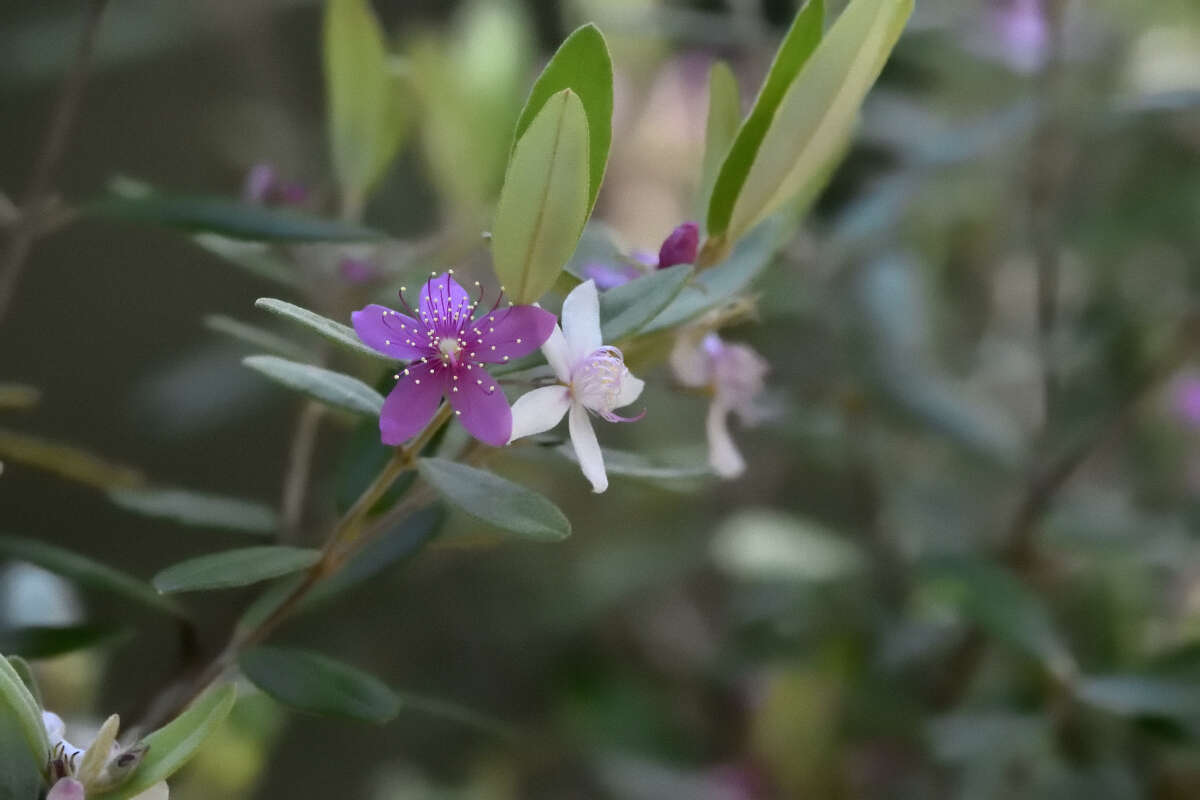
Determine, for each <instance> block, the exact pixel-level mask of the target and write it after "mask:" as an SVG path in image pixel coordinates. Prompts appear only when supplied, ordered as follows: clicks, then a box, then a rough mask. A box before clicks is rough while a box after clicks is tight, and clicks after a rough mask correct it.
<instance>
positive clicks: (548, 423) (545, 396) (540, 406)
mask: <svg viewBox="0 0 1200 800" xmlns="http://www.w3.org/2000/svg"><path fill="white" fill-rule="evenodd" d="M570 407H571V392H570V390H568V389H567V387H565V386H543V387H542V388H541V389H534V390H533V391H532V392H526V393H525V394H523V395H521V396H520V397H518V398H517V401H516V402H515V403H513V404H512V436H511V437H509V440H508V441H509V442H510V443H511V442H512V441H513V440H514V439H520V438H521V437H522V436H532V435H533V434H535V433H542V432H543V431H548V430H550V429H551V428H553V427H554V426H555V425H557V424H558V423H559V422H560V421H561V420H562V418H563V415H564V414H566V413H567V409H568V408H570Z"/></svg>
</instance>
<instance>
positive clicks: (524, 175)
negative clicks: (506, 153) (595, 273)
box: [492, 89, 588, 303]
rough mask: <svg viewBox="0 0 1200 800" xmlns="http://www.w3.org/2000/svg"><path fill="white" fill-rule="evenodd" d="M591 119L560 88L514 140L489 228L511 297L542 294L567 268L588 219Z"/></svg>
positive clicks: (529, 299)
mask: <svg viewBox="0 0 1200 800" xmlns="http://www.w3.org/2000/svg"><path fill="white" fill-rule="evenodd" d="M587 126H588V122H587V117H586V116H585V111H584V107H583V104H582V103H581V102H580V100H579V96H578V95H577V94H575V93H574V92H573V91H571V90H570V89H563V90H562V91H561V92H559V93H557V94H555V95H554V96H553V97H551V98H550V99H549V100H547V101H546V102H545V104H544V105H543V106H542V108H541V110H540V111H539V112H538V114H537V116H536V117H535V118H534V120H533V122H532V123H530V125H529V128H528V130H526V131H525V132H524V134H523V135H522V136H521V137H520V138H519V139H518V140H517V143H516V145H515V147H514V148H513V154H512V158H511V159H510V161H509V163H508V171H507V173H506V174H505V178H504V188H503V189H501V191H500V201H499V203H498V204H497V206H496V221H495V224H494V226H493V229H492V259H493V261H494V263H495V268H496V275H497V277H499V278H500V281H501V283H502V284H503V285H504V286H505V288H506V289H507V291H508V292H509V294H510V296H511V297H512V298H513V300H514V302H517V303H531V302H533V301H535V300H537V299H538V298H539V297H541V296H542V295H543V294H544V293H545V292H546V291H547V290H548V289H549V288H550V287H551V286H553V285H554V282H555V281H556V280H557V279H558V275H559V273H560V272H562V269H563V267H564V266H565V265H566V263H567V260H568V259H570V257H571V253H572V252H573V251H574V250H575V245H576V243H577V242H578V241H579V235H580V234H581V233H582V232H583V226H584V223H586V222H587V216H588V208H587V203H588V127H587Z"/></svg>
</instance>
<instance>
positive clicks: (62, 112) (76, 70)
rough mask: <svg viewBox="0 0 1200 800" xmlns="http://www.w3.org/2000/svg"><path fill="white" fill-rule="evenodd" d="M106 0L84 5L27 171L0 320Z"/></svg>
mask: <svg viewBox="0 0 1200 800" xmlns="http://www.w3.org/2000/svg"><path fill="white" fill-rule="evenodd" d="M107 5H108V0H90V2H88V5H87V16H86V17H85V19H84V23H83V33H82V35H81V37H80V41H79V50H78V51H77V52H76V55H75V62H74V63H73V64H72V65H71V69H70V71H69V72H68V73H67V76H66V77H65V78H64V79H63V83H62V87H61V88H60V89H59V92H58V99H57V100H56V101H55V104H54V111H53V112H52V114H51V117H50V125H49V127H48V129H47V131H46V136H45V138H44V140H43V144H42V149H41V152H39V153H38V156H37V159H36V160H35V161H34V165H33V172H32V173H31V175H30V179H29V187H28V188H27V189H26V192H25V198H24V201H23V202H22V204H21V218H20V220H19V221H18V222H17V224H16V226H15V227H14V228H13V230H12V231H11V233H10V238H9V241H8V247H7V248H6V249H5V251H4V258H3V260H2V261H0V322H2V321H3V320H4V317H5V314H6V313H7V311H8V307H9V305H10V304H11V302H12V297H13V294H14V293H15V292H16V289H17V282H18V281H19V280H20V277H21V271H22V270H23V269H24V267H25V263H26V261H27V260H28V258H29V253H30V251H31V250H32V249H33V244H34V242H35V241H36V240H37V238H38V236H39V235H40V234H41V233H42V231H43V221H42V216H43V215H44V214H45V212H46V204H47V201H48V200H49V194H50V185H51V182H52V181H53V180H54V173H55V172H56V171H57V169H58V165H59V162H61V161H62V156H63V151H64V150H65V148H66V144H67V136H68V135H69V134H70V132H71V127H72V125H73V123H74V121H75V116H76V112H77V111H78V110H79V101H80V99H81V98H82V97H83V90H84V87H85V86H86V85H87V76H88V68H89V67H90V65H91V60H92V52H93V50H94V49H95V44H96V37H97V35H98V33H99V30H100V19H101V17H102V16H103V15H104V9H105V7H107Z"/></svg>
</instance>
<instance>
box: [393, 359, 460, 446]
mask: <svg viewBox="0 0 1200 800" xmlns="http://www.w3.org/2000/svg"><path fill="white" fill-rule="evenodd" d="M405 372H406V373H408V374H406V375H404V376H403V377H401V378H400V382H399V383H397V384H396V386H395V388H394V389H392V392H391V394H389V395H388V396H387V399H386V400H384V401H383V410H382V411H380V412H379V434H380V438H381V439H383V443H384V444H387V445H393V446H394V445H398V444H404V443H405V442H406V441H408V440H409V439H411V438H412V437H413V436H415V435H416V434H417V433H419V432H420V430H421V429H422V428H424V427H425V426H426V425H427V424H428V423H429V420H431V419H433V415H434V413H435V412H437V408H438V405H439V404H440V403H441V399H442V395H443V394H444V393H445V390H446V382H447V381H446V377H447V376H446V371H445V370H443V369H441V368H436V367H435V368H433V374H430V368H429V367H426V366H425V365H424V364H414V365H412V366H411V367H409V368H408V369H407V370H405Z"/></svg>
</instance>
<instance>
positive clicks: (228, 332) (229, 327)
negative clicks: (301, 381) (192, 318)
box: [204, 314, 309, 359]
mask: <svg viewBox="0 0 1200 800" xmlns="http://www.w3.org/2000/svg"><path fill="white" fill-rule="evenodd" d="M204 327H206V328H208V329H209V330H212V331H216V332H217V333H220V334H224V335H225V336H228V337H230V338H231V339H236V340H238V341H239V342H244V343H246V344H249V345H252V346H253V347H254V349H256V350H268V351H270V352H272V353H274V354H275V355H279V356H284V357H285V358H293V359H304V358H308V357H309V354H308V352H306V351H305V350H304V348H302V347H300V346H299V345H297V344H295V343H294V342H292V341H289V340H288V339H285V338H283V337H282V336H280V335H279V334H277V333H274V332H272V331H269V330H267V329H265V328H260V327H258V326H257V325H251V324H249V323H247V322H242V321H241V320H237V319H234V318H233V317H229V316H226V315H225V314H209V315H208V316H206V317H205V318H204Z"/></svg>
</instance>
